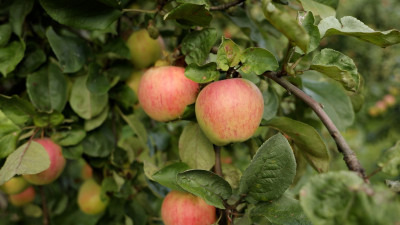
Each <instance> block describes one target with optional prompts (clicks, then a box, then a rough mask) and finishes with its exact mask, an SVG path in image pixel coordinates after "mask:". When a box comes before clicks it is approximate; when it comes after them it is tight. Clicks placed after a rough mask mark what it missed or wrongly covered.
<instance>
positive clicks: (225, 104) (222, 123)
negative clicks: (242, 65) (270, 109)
mask: <svg viewBox="0 0 400 225" xmlns="http://www.w3.org/2000/svg"><path fill="white" fill-rule="evenodd" d="M263 112H264V100H263V96H262V93H261V91H260V90H259V89H258V87H257V86H256V85H255V84H253V83H252V82H250V81H248V80H245V79H241V78H234V79H227V80H221V81H217V82H214V83H211V84H209V85H207V86H206V87H205V88H204V89H203V90H201V91H200V93H199V96H198V97H197V100H196V117H197V121H198V123H199V125H200V127H201V129H202V130H203V132H204V134H205V135H206V136H207V137H208V138H209V139H210V141H211V142H212V143H214V144H215V145H219V146H223V145H226V144H228V143H231V142H242V141H245V140H247V139H249V138H250V137H251V136H252V135H253V134H254V132H255V131H256V129H257V128H258V126H259V125H260V122H261V119H262V115H263Z"/></svg>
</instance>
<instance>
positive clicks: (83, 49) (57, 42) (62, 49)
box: [46, 27, 89, 73]
mask: <svg viewBox="0 0 400 225" xmlns="http://www.w3.org/2000/svg"><path fill="white" fill-rule="evenodd" d="M46 37H47V39H48V40H49V43H50V46H51V48H52V49H53V52H54V54H55V55H56V56H57V59H58V61H60V64H61V69H62V70H63V72H64V73H74V72H77V71H78V70H80V69H81V68H82V67H83V65H85V63H86V58H87V56H88V53H89V48H88V47H87V46H86V43H85V41H84V40H82V39H80V38H78V37H76V36H72V35H68V36H66V35H59V34H57V33H56V32H55V31H54V30H53V28H52V27H50V28H48V29H47V31H46Z"/></svg>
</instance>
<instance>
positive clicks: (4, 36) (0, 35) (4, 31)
mask: <svg viewBox="0 0 400 225" xmlns="http://www.w3.org/2000/svg"><path fill="white" fill-rule="evenodd" d="M10 37H11V25H10V24H9V23H6V24H3V25H0V47H3V46H4V45H6V44H7V43H8V41H9V40H10Z"/></svg>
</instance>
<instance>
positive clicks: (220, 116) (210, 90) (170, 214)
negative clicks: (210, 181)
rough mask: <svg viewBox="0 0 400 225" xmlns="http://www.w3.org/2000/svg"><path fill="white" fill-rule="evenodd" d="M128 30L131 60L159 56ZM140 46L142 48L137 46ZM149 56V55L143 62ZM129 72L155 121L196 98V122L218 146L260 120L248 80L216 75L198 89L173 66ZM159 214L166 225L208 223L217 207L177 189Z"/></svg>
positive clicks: (257, 97) (177, 113) (178, 112)
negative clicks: (217, 79) (140, 73)
mask: <svg viewBox="0 0 400 225" xmlns="http://www.w3.org/2000/svg"><path fill="white" fill-rule="evenodd" d="M139 32H143V31H139ZM132 36H133V37H132ZM132 36H131V38H129V40H128V46H129V47H130V49H131V53H132V56H133V57H132V60H133V64H134V65H135V66H137V65H153V64H154V63H155V61H156V60H157V57H153V56H154V55H155V54H154V52H155V51H154V52H152V53H151V57H145V56H144V55H145V54H144V53H145V51H144V49H145V48H150V46H149V45H146V46H137V47H136V46H135V45H138V44H139V42H138V41H134V40H137V36H138V34H135V33H134V34H132ZM146 38H147V39H146ZM148 39H151V38H150V37H149V36H148V35H147V36H145V35H144V36H142V39H141V40H140V45H143V41H145V40H147V41H145V42H147V43H149V42H150V41H148ZM157 43H159V42H157ZM154 45H156V43H155V40H153V46H154ZM133 46H134V47H133ZM156 46H157V45H156ZM139 47H141V48H142V50H143V51H140V50H139V51H138V49H139ZM158 47H160V45H158ZM151 49H152V50H153V48H151ZM137 55H143V56H140V57H137ZM149 58H152V60H148V61H146V62H144V61H145V59H149ZM135 60H139V61H140V63H139V62H137V61H135ZM132 77H133V78H131V79H129V80H128V82H127V83H128V85H129V86H131V88H132V89H133V90H134V91H135V92H136V93H137V95H138V99H139V103H140V106H141V107H142V109H143V110H144V112H145V113H146V114H147V115H148V116H149V117H150V118H152V119H154V120H156V121H159V122H168V121H172V120H176V119H180V118H181V117H182V115H183V113H184V112H185V109H186V107H187V106H189V105H191V104H195V114H196V118H197V121H198V123H199V126H200V128H201V129H202V131H203V132H204V134H205V135H206V136H207V137H208V139H209V140H210V141H211V142H212V143H213V144H215V145H217V146H224V145H227V144H229V143H232V142H242V141H245V140H247V139H249V138H250V137H251V136H252V135H253V134H254V133H255V131H256V129H257V128H258V126H259V125H260V122H261V119H262V115H263V110H264V100H263V96H262V93H261V91H260V90H259V88H258V87H257V86H256V85H255V84H253V83H252V82H250V81H248V80H245V79H242V78H232V79H225V80H220V81H215V82H212V83H210V84H208V85H207V86H205V87H204V88H203V89H202V90H200V86H199V84H198V83H196V82H194V81H192V80H190V79H188V78H187V77H186V76H185V69H184V68H182V67H176V66H159V67H152V68H149V69H147V70H146V71H145V72H144V74H142V75H141V76H138V75H137V74H136V75H135V76H132ZM133 81H134V82H133ZM161 216H162V219H163V221H164V223H165V224H166V225H184V224H192V225H206V224H213V223H215V221H216V212H215V207H213V206H210V205H207V204H206V203H205V202H204V200H203V199H201V198H199V197H196V196H194V195H192V194H190V193H185V192H181V191H171V192H170V193H168V195H167V196H166V197H165V199H164V201H163V204H162V207H161Z"/></svg>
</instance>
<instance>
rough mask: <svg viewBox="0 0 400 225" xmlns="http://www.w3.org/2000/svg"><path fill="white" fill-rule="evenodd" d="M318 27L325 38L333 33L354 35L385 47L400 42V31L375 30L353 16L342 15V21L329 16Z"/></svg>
mask: <svg viewBox="0 0 400 225" xmlns="http://www.w3.org/2000/svg"><path fill="white" fill-rule="evenodd" d="M318 28H319V32H320V33H321V37H323V38H324V37H328V36H332V35H345V36H352V37H355V38H358V39H360V40H362V41H365V42H369V43H371V44H374V45H377V46H380V47H383V48H384V47H388V46H390V45H395V44H398V43H400V31H398V30H387V31H374V30H373V29H371V28H370V27H368V26H367V25H365V24H364V23H363V22H361V21H359V20H358V19H356V18H354V17H351V16H345V17H342V18H341V19H340V22H339V20H338V19H336V18H335V17H327V18H325V19H323V20H321V22H320V23H319V25H318Z"/></svg>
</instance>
